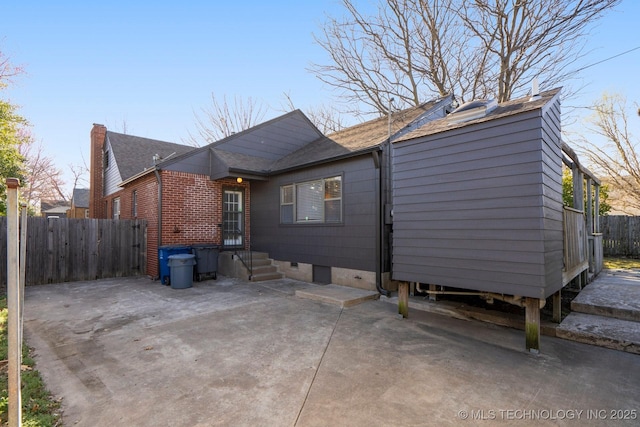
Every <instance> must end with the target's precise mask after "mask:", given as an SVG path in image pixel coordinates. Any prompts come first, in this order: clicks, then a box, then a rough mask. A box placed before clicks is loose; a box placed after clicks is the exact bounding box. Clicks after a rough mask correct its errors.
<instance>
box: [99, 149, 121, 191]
mask: <svg viewBox="0 0 640 427" xmlns="http://www.w3.org/2000/svg"><path fill="white" fill-rule="evenodd" d="M104 150H105V152H108V153H109V167H107V168H106V169H105V170H104V186H103V188H104V195H105V196H108V195H110V194H113V193H115V192H117V191H120V190H122V188H121V187H119V186H118V184H120V183H121V182H122V177H121V175H120V170H119V169H118V164H117V162H116V158H115V156H114V155H113V149H112V148H111V144H110V143H109V139H108V138H107V141H106V143H105V148H104Z"/></svg>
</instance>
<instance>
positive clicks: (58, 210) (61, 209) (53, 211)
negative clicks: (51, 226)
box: [42, 204, 70, 215]
mask: <svg viewBox="0 0 640 427" xmlns="http://www.w3.org/2000/svg"><path fill="white" fill-rule="evenodd" d="M69 208H70V206H69V204H65V205H59V206H54V207H52V208H49V209H46V210H43V211H42V213H43V214H45V215H58V214H60V215H62V214H66V213H67V210H68V209H69Z"/></svg>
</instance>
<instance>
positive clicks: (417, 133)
mask: <svg viewBox="0 0 640 427" xmlns="http://www.w3.org/2000/svg"><path fill="white" fill-rule="evenodd" d="M560 89H561V88H556V89H551V90H548V91H545V92H541V93H540V96H539V97H537V98H536V99H533V100H532V99H531V98H529V97H523V98H518V99H514V100H511V101H506V102H503V103H502V104H498V106H497V107H496V108H495V109H493V110H491V111H489V112H488V113H487V114H486V115H484V116H482V117H479V118H475V119H471V120H467V121H462V122H458V121H453V120H451V119H450V117H451V115H449V116H447V117H445V118H442V119H439V120H434V121H431V122H429V123H426V124H424V125H423V126H421V127H420V128H418V129H416V130H414V131H411V132H408V133H406V134H405V135H403V136H401V137H399V138H397V139H394V141H393V142H400V141H406V140H409V139H414V138H420V137H423V136H427V135H434V134H437V133H440V132H445V131H449V130H453V129H457V128H462V127H465V126H469V125H471V124H476V123H482V122H487V121H490V120H495V119H499V118H502V117H507V116H511V115H514V114H520V113H524V112H527V111H533V110H536V109H539V108H543V107H544V106H545V105H546V104H547V103H548V102H549V101H551V100H552V99H553V98H554V97H556V96H557V95H558V94H559V93H560Z"/></svg>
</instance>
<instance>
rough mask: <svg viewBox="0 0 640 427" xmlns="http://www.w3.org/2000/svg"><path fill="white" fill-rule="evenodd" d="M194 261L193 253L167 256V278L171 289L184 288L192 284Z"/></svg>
mask: <svg viewBox="0 0 640 427" xmlns="http://www.w3.org/2000/svg"><path fill="white" fill-rule="evenodd" d="M195 263H196V260H195V255H193V254H176V255H171V256H169V270H170V277H171V279H170V280H169V281H170V283H171V287H172V288H173V289H186V288H190V287H191V286H193V266H194V264H195Z"/></svg>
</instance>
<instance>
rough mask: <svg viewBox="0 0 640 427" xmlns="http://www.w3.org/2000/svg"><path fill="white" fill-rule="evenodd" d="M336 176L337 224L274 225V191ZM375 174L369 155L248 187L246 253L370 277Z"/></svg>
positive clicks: (277, 209)
mask: <svg viewBox="0 0 640 427" xmlns="http://www.w3.org/2000/svg"><path fill="white" fill-rule="evenodd" d="M338 175H340V176H342V219H343V222H342V223H340V224H280V186H282V185H288V184H293V183H300V182H305V181H309V180H314V179H319V178H329V177H332V176H338ZM376 177H377V170H376V169H375V167H374V164H373V159H372V157H371V155H365V156H359V157H356V158H352V159H349V160H344V161H339V162H332V163H330V164H327V165H322V166H316V167H312V168H306V169H304V170H299V171H294V172H289V173H285V174H281V175H276V176H272V177H270V179H269V181H268V182H258V181H253V182H252V183H251V239H252V240H251V242H252V249H254V250H256V251H264V252H268V253H269V256H270V257H271V258H274V259H277V260H282V261H291V262H302V263H308V264H314V265H322V266H331V267H342V268H352V269H358V270H366V271H375V269H376V188H377V187H376V186H377V185H378V184H377V182H378V181H377V178H376Z"/></svg>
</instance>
